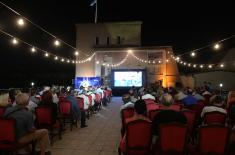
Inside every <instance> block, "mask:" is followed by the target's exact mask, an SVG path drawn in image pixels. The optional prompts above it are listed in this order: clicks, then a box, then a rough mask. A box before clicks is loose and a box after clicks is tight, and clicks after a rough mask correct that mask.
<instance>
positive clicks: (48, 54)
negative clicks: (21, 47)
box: [0, 29, 72, 61]
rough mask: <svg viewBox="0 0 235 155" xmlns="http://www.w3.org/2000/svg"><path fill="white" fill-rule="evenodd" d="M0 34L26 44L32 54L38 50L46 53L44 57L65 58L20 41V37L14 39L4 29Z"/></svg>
mask: <svg viewBox="0 0 235 155" xmlns="http://www.w3.org/2000/svg"><path fill="white" fill-rule="evenodd" d="M0 32H1V33H2V34H5V35H7V36H8V37H10V38H13V39H14V40H17V41H18V42H21V43H23V44H25V45H28V46H29V47H30V48H31V52H36V49H37V50H38V51H42V52H43V53H44V56H46V57H49V56H53V57H57V58H63V57H61V56H57V55H55V54H53V53H51V52H48V51H46V50H43V49H41V48H39V47H36V46H34V45H32V44H30V43H28V42H26V41H24V40H22V39H19V38H18V37H14V36H13V35H11V34H9V33H7V32H6V31H3V30H2V29H0ZM32 49H33V50H32ZM64 59H68V58H64ZM68 60H71V59H68ZM71 61H72V60H71Z"/></svg>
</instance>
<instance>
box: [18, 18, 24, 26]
mask: <svg viewBox="0 0 235 155" xmlns="http://www.w3.org/2000/svg"><path fill="white" fill-rule="evenodd" d="M17 24H18V25H19V26H21V27H22V26H24V25H25V23H24V19H23V18H19V19H18V20H17Z"/></svg>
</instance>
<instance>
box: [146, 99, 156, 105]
mask: <svg viewBox="0 0 235 155" xmlns="http://www.w3.org/2000/svg"><path fill="white" fill-rule="evenodd" d="M144 101H145V104H146V105H148V104H156V102H155V101H154V100H152V99H144Z"/></svg>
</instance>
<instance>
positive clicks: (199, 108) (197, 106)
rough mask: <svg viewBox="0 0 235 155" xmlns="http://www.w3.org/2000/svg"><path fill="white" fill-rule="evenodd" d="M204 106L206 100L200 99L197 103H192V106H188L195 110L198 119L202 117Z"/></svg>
mask: <svg viewBox="0 0 235 155" xmlns="http://www.w3.org/2000/svg"><path fill="white" fill-rule="evenodd" d="M204 106H205V104H204V102H203V101H199V102H198V103H197V104H195V105H192V106H188V107H186V108H187V109H190V110H192V111H195V112H196V119H198V118H200V117H201V112H202V109H203V108H204Z"/></svg>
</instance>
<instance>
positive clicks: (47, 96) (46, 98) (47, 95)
mask: <svg viewBox="0 0 235 155" xmlns="http://www.w3.org/2000/svg"><path fill="white" fill-rule="evenodd" d="M38 106H49V107H50V108H51V110H52V122H53V123H56V122H57V116H58V108H57V104H56V103H53V96H52V93H51V92H50V91H49V90H47V91H44V92H43V94H42V100H41V102H40V103H39V105H38Z"/></svg>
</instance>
